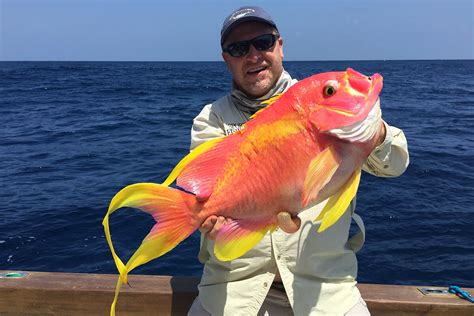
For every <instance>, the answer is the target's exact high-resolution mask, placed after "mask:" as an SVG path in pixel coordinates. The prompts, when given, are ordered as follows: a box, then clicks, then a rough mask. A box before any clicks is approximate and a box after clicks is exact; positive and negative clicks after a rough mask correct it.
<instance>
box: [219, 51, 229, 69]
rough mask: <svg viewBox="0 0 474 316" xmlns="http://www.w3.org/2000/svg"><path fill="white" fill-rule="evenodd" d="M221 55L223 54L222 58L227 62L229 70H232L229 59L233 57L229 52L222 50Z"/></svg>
mask: <svg viewBox="0 0 474 316" xmlns="http://www.w3.org/2000/svg"><path fill="white" fill-rule="evenodd" d="M221 55H222V59H224V62H225V64H226V66H227V68H228V69H229V70H231V69H230V68H229V59H230V58H231V57H230V56H229V54H227V53H225V52H222V54H221Z"/></svg>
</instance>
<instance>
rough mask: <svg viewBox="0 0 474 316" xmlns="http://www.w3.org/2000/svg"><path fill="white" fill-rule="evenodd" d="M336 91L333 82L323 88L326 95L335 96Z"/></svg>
mask: <svg viewBox="0 0 474 316" xmlns="http://www.w3.org/2000/svg"><path fill="white" fill-rule="evenodd" d="M336 91H337V89H336V86H334V85H332V84H327V85H326V86H325V87H324V89H323V93H324V96H326V97H330V96H333V95H334V94H335V93H336Z"/></svg>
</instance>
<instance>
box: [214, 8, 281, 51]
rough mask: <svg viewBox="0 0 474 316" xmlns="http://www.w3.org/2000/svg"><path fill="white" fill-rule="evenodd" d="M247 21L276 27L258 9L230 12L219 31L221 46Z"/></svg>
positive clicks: (266, 14)
mask: <svg viewBox="0 0 474 316" xmlns="http://www.w3.org/2000/svg"><path fill="white" fill-rule="evenodd" d="M248 21H261V22H265V23H267V24H270V25H271V26H273V27H274V28H277V27H276V24H275V22H273V19H272V17H271V16H270V15H269V14H268V13H267V12H265V10H263V9H262V8H260V7H255V6H248V7H241V8H238V9H237V10H235V11H234V12H232V13H231V14H230V15H229V16H228V17H227V18H226V19H225V20H224V23H223V25H222V29H221V46H222V45H223V44H224V41H225V39H226V37H227V35H229V33H230V32H231V31H232V30H233V29H234V28H235V27H237V26H238V25H240V24H242V23H244V22H248ZM277 30H278V29H277Z"/></svg>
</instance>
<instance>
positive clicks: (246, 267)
mask: <svg viewBox="0 0 474 316" xmlns="http://www.w3.org/2000/svg"><path fill="white" fill-rule="evenodd" d="M221 46H222V50H223V52H222V57H223V58H224V61H225V63H226V65H227V67H228V69H229V71H230V72H231V74H232V77H233V86H232V91H231V93H230V94H229V95H226V96H224V97H222V98H220V99H219V100H217V101H215V102H214V103H212V104H208V105H206V106H205V107H204V109H203V110H202V112H201V113H200V114H199V115H198V116H197V117H196V118H195V119H194V124H193V128H192V133H191V134H192V140H191V149H194V148H195V147H196V146H198V145H199V144H201V143H203V142H205V141H207V140H210V139H213V138H216V137H220V136H224V135H229V134H232V133H234V132H235V131H237V130H238V129H239V128H240V127H241V126H242V124H244V123H245V122H247V121H248V120H249V118H250V116H251V115H252V114H254V113H255V112H256V111H258V110H259V109H260V108H262V105H261V103H262V101H264V100H266V99H269V98H271V97H272V96H274V95H275V94H278V93H282V92H284V91H286V90H287V89H288V88H289V87H290V86H291V85H292V84H294V83H295V82H296V80H294V79H292V78H291V76H290V75H289V74H288V73H287V72H286V71H285V70H284V69H283V64H282V60H283V39H282V38H281V37H280V35H279V32H278V29H277V26H276V24H275V23H274V22H273V20H272V18H271V17H270V16H269V15H268V14H267V13H266V12H265V11H264V10H262V9H261V8H258V7H242V8H239V9H237V10H236V11H235V12H233V13H232V14H231V15H230V16H229V17H227V18H226V20H225V21H224V24H223V27H222V31H221ZM377 103H378V102H377ZM366 128H367V129H372V130H373V131H376V130H377V129H380V131H381V133H380V134H381V136H380V140H379V143H378V144H379V145H378V146H377V147H376V148H375V150H374V151H373V152H372V153H371V155H370V156H369V158H368V159H367V161H366V163H365V165H364V167H363V169H364V170H365V171H367V172H369V173H371V174H374V175H377V176H385V177H392V176H398V175H400V174H401V173H403V172H404V170H405V169H406V167H407V165H408V152H407V146H406V139H405V136H404V134H403V132H402V131H401V130H399V129H397V128H395V127H391V126H389V125H387V124H386V123H384V122H383V123H382V121H381V119H379V120H378V121H376V122H375V123H372V124H370V125H368V126H366ZM325 203H326V201H324V202H322V203H320V204H318V205H315V206H311V207H308V208H307V209H305V210H302V212H300V213H299V214H298V217H296V218H291V216H290V215H289V214H288V213H280V214H279V216H278V224H279V227H280V228H281V229H277V230H276V231H275V232H273V233H268V234H267V235H266V236H265V237H264V238H263V239H262V241H261V242H260V243H259V244H258V245H257V246H256V247H254V248H253V249H252V250H250V251H249V252H248V253H246V254H245V255H244V256H242V257H240V258H238V259H236V260H233V261H230V262H222V261H219V260H218V259H217V258H216V257H215V256H214V254H213V247H214V241H213V239H214V238H215V236H216V233H217V231H219V229H220V228H221V227H222V225H223V223H225V221H226V219H225V218H222V217H216V216H211V217H210V218H208V219H207V220H206V221H205V222H204V223H203V225H202V226H201V229H200V230H201V232H202V244H201V251H200V254H199V259H200V260H201V262H203V263H204V270H203V276H202V279H201V283H200V285H199V296H198V298H196V300H195V302H194V303H193V306H192V307H191V309H190V311H189V315H191V316H196V315H199V316H200V315H293V314H294V315H331V316H333V315H370V313H369V311H368V310H367V307H366V305H365V302H364V301H363V300H362V298H361V296H360V293H359V291H358V289H357V287H356V274H357V260H356V257H355V252H356V251H357V250H359V249H360V247H362V244H363V241H364V232H363V224H362V220H361V219H360V217H359V216H358V215H356V214H355V213H354V209H355V200H354V201H352V203H351V205H350V206H349V209H348V210H347V211H346V212H345V214H344V215H343V216H342V217H341V219H339V221H338V222H337V223H336V224H334V225H333V226H332V227H331V228H330V229H328V230H326V231H325V232H323V233H320V234H318V233H317V232H316V231H317V225H316V224H314V223H313V220H314V218H316V217H317V214H318V213H319V212H320V211H321V210H322V208H323V207H324V205H325ZM352 218H353V219H354V220H355V221H356V223H357V224H358V225H359V227H361V229H362V230H361V232H360V233H358V234H357V235H356V236H355V237H353V238H351V239H350V240H349V239H348V237H349V227H350V224H351V220H352ZM290 233H291V234H290Z"/></svg>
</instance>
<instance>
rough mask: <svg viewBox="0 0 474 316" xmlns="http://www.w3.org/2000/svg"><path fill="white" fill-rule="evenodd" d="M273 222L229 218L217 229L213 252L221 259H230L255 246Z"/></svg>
mask: <svg viewBox="0 0 474 316" xmlns="http://www.w3.org/2000/svg"><path fill="white" fill-rule="evenodd" d="M275 228H276V224H275V223H268V222H250V221H248V220H247V221H245V220H230V221H229V222H228V223H227V224H225V225H224V226H223V227H222V228H221V229H220V231H219V233H218V234H217V237H216V242H215V244H214V254H215V256H216V258H217V259H219V260H221V261H230V260H234V259H237V258H238V257H240V256H242V255H244V254H245V253H246V252H247V251H249V250H250V249H252V248H253V247H255V245H257V244H258V243H259V242H260V240H262V238H263V236H265V234H266V233H267V232H268V231H274V230H275Z"/></svg>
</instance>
